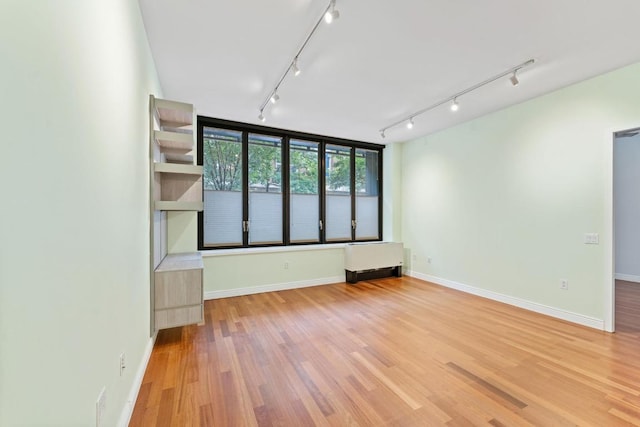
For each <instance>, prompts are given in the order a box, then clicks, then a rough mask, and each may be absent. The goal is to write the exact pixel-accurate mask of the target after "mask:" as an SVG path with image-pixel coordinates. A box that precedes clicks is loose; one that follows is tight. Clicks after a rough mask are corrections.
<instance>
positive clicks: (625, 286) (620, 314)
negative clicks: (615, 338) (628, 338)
mask: <svg viewBox="0 0 640 427" xmlns="http://www.w3.org/2000/svg"><path fill="white" fill-rule="evenodd" d="M616 331H618V332H626V333H636V334H639V333H640V283H635V282H626V281H623V280H616Z"/></svg>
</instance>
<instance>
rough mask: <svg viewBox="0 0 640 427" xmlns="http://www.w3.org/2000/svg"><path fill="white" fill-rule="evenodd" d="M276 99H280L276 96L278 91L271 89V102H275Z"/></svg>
mask: <svg viewBox="0 0 640 427" xmlns="http://www.w3.org/2000/svg"><path fill="white" fill-rule="evenodd" d="M278 99H280V97H279V96H278V93H277V92H276V91H273V95H271V99H270V101H271V103H272V104H275V103H276V102H278Z"/></svg>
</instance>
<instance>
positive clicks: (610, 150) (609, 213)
mask: <svg viewBox="0 0 640 427" xmlns="http://www.w3.org/2000/svg"><path fill="white" fill-rule="evenodd" d="M636 130H640V124H638V123H635V124H632V125H630V126H622V127H621V128H620V127H618V128H617V129H616V130H609V132H607V136H606V141H607V143H606V144H605V147H606V148H605V153H604V154H605V159H606V162H605V165H606V167H607V171H606V174H605V176H606V178H607V182H605V193H606V194H605V225H606V227H605V228H606V231H607V232H608V233H609V235H610V239H606V240H605V241H604V243H605V247H604V257H605V263H604V283H605V287H604V288H605V295H604V302H605V303H604V309H605V312H604V330H605V331H607V332H615V326H616V269H615V265H616V262H615V247H616V246H615V239H616V234H615V232H616V229H615V206H614V193H615V188H614V183H613V173H614V170H615V163H614V152H615V147H616V140H617V139H618V138H619V136H620V135H621V134H624V133H626V132H631V131H636Z"/></svg>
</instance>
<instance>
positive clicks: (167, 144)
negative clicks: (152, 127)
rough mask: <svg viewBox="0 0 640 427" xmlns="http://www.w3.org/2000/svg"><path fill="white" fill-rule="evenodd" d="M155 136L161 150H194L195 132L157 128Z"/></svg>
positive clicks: (186, 151) (185, 151)
mask: <svg viewBox="0 0 640 427" xmlns="http://www.w3.org/2000/svg"><path fill="white" fill-rule="evenodd" d="M154 138H155V140H156V142H157V143H158V145H159V146H160V151H163V150H164V149H167V150H171V151H182V152H184V153H188V152H189V151H192V150H193V146H194V144H193V134H191V133H179V132H168V131H162V130H156V131H155V132H154Z"/></svg>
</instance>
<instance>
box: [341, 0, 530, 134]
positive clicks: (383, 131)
mask: <svg viewBox="0 0 640 427" xmlns="http://www.w3.org/2000/svg"><path fill="white" fill-rule="evenodd" d="M333 3H334V2H333V1H332V2H331V5H333ZM331 5H329V8H331ZM533 63H535V59H530V60H528V61H526V62H523V63H522V64H518V65H516V66H515V67H511V68H509V69H508V70H506V71H503V72H502V73H500V74H497V75H495V76H493V77H491V78H488V79H487V80H483V81H481V82H480V83H478V84H476V85H473V86H471V87H469V88H467V89H465V90H463V91H460V92H458V93H456V94H454V95H452V96H450V97H448V98H446V99H443V100H442V101H438V102H436V103H435V104H433V105H430V106H428V107H427V108H423V109H422V110H419V111H416V112H415V113H413V114H411V115H410V116H408V117H405V118H403V119H402V120H398V121H397V122H394V123H391V124H390V125H388V126H386V127H383V128H382V129H380V136H381V137H382V138H384V137H385V136H386V135H385V134H386V131H387V130H388V129H390V128H392V127H396V126H398V125H400V124H402V123H404V122H407V121H408V123H407V128H409V129H411V128H412V127H413V118H414V117H416V116H419V115H420V114H424V113H426V112H427V111H431V110H433V109H434V108H437V107H439V106H441V105H443V104H446V103H448V102H451V111H457V110H458V109H459V107H460V106H459V104H458V98H459V97H461V96H463V95H466V94H467V93H469V92H473V91H474V90H476V89H478V88H481V87H482V86H485V85H488V84H489V83H493V82H495V81H496V80H498V79H500V78H502V77H505V76H508V75H509V74H511V77H510V78H509V80H510V81H511V84H512V85H514V86H517V85H518V84H519V83H520V81H519V80H518V77H517V75H516V74H517V72H518V71H520V70H521V69H523V68H525V67H528V66H529V65H532V64H533Z"/></svg>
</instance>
